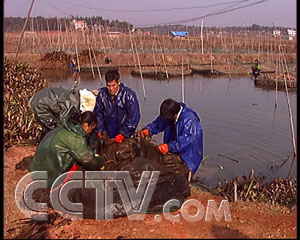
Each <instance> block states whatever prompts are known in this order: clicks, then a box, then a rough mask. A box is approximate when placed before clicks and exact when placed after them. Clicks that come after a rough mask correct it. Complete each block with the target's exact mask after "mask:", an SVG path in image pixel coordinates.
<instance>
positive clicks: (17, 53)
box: [15, 0, 34, 61]
mask: <svg viewBox="0 0 300 240" xmlns="http://www.w3.org/2000/svg"><path fill="white" fill-rule="evenodd" d="M33 3H34V0H31V4H30V7H29V11H28V13H27V18H26V21H25V23H24V26H23V30H22V32H21V36H20V39H19V43H18V48H17V52H16V57H15V61H17V59H18V55H19V51H20V47H21V42H22V40H23V37H24V32H25V29H26V25H27V22H28V19H29V16H30V13H31V10H32V7H33Z"/></svg>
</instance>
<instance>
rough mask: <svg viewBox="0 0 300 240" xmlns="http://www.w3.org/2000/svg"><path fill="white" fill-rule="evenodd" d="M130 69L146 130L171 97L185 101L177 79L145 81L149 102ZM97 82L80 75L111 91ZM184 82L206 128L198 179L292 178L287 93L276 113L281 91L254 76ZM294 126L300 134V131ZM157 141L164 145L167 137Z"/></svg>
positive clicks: (59, 79) (127, 79)
mask: <svg viewBox="0 0 300 240" xmlns="http://www.w3.org/2000/svg"><path fill="white" fill-rule="evenodd" d="M130 70H131V69H121V80H122V81H123V82H124V83H125V85H127V86H128V87H130V88H132V89H134V90H135V91H136V93H137V95H138V98H139V100H140V107H141V121H140V127H143V126H145V125H146V124H147V123H149V122H150V121H152V120H154V119H155V117H156V116H157V114H158V112H159V106H160V103H161V102H162V101H163V100H164V99H165V98H173V99H175V100H178V101H180V100H181V99H182V96H181V84H182V82H181V78H176V79H171V80H152V79H144V83H145V88H146V96H147V98H146V100H144V94H143V88H142V81H141V79H139V78H135V77H132V76H131V75H130V74H129V73H130ZM54 74H55V75H54ZM44 77H45V78H46V79H47V80H48V83H50V85H51V86H62V87H65V88H69V87H72V86H73V85H74V79H73V78H72V75H71V73H69V72H67V73H60V72H50V73H49V72H48V73H47V72H45V74H44ZM95 77H97V78H96V79H93V78H92V75H91V74H82V73H80V76H78V77H77V78H78V79H77V81H78V88H80V89H81V88H87V89H89V90H93V89H98V88H100V87H102V86H105V83H104V77H103V76H102V80H100V79H99V76H98V74H95ZM184 80H185V103H186V104H187V105H188V106H189V107H191V108H193V109H194V110H195V111H196V112H197V113H198V115H199V116H200V118H201V122H202V126H203V128H204V139H205V142H204V147H205V148H204V149H205V152H204V155H205V156H207V157H206V159H205V160H204V161H203V162H202V164H201V167H200V168H199V170H198V171H197V173H196V174H195V177H199V179H200V180H202V181H203V182H205V183H207V184H211V185H213V186H216V184H217V180H225V179H231V178H234V177H236V176H238V175H244V174H249V173H250V170H251V169H254V171H255V173H256V174H257V175H259V176H263V175H268V174H270V173H271V172H274V174H273V175H271V178H270V179H272V178H275V177H278V176H281V177H287V175H288V172H289V170H290V166H291V163H292V161H291V158H290V159H289V160H288V161H286V159H287V158H288V156H289V155H290V154H291V153H293V146H292V138H291V130H290V122H289V116H288V109H287V100H286V96H285V92H283V91H280V92H278V106H277V108H276V109H275V108H274V106H275V91H273V90H269V89H263V88H256V87H255V86H254V82H253V80H251V79H250V77H238V78H232V77H231V78H229V77H222V78H207V77H202V76H200V75H194V76H189V77H185V79H184ZM296 97H297V96H296V93H295V92H291V93H290V101H291V105H292V112H293V120H294V124H295V123H296ZM294 127H295V133H296V132H297V127H296V125H295V126H294ZM155 139H156V140H157V142H158V143H160V142H161V141H162V134H160V135H158V136H155ZM230 158H231V159H235V160H238V161H240V163H237V162H236V161H233V160H230ZM285 161H286V162H285ZM283 163H284V164H283ZM282 164H283V166H280V165H282ZM220 166H222V167H223V169H222V167H220ZM279 166H280V167H279ZM296 167H297V166H296V163H295V164H294V168H293V171H292V177H295V176H296Z"/></svg>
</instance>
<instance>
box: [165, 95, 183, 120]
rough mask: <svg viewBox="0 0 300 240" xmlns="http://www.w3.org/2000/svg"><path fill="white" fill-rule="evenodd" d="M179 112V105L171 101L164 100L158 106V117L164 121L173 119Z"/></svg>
mask: <svg viewBox="0 0 300 240" xmlns="http://www.w3.org/2000/svg"><path fill="white" fill-rule="evenodd" d="M179 110H180V104H179V103H178V102H176V101H175V100H173V99H170V98H168V99H166V100H164V101H163V102H162V103H161V105H160V115H161V116H162V117H163V118H165V119H173V118H174V116H175V114H177V113H178V112H179Z"/></svg>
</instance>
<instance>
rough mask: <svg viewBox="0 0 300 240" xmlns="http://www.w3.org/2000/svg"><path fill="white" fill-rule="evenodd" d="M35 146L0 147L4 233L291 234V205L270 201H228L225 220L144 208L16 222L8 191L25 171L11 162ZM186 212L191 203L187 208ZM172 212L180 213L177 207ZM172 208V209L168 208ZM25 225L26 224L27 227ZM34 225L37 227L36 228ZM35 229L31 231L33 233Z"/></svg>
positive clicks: (195, 195) (203, 197) (195, 194)
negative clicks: (175, 217) (173, 217)
mask: <svg viewBox="0 0 300 240" xmlns="http://www.w3.org/2000/svg"><path fill="white" fill-rule="evenodd" d="M35 149H36V148H35V147H33V146H24V147H12V148H10V149H8V151H6V152H5V153H4V200H5V203H4V204H5V207H4V238H10V239H11V238H52V239H58V238H65V239H67V238H85V239H89V238H95V239H101V238H111V239H116V238H117V239H122V238H296V237H297V216H296V209H292V210H289V209H288V208H286V207H280V206H273V205H270V204H265V203H250V202H239V201H238V202H236V203H230V204H229V206H230V213H231V221H225V219H224V216H223V217H222V218H221V220H220V221H219V222H218V221H216V219H215V218H214V217H213V218H212V221H211V222H205V221H204V219H202V220H200V221H198V222H187V221H186V220H184V219H183V218H182V217H181V219H180V221H179V222H175V223H174V222H171V221H169V220H167V219H166V218H165V217H164V215H163V214H160V217H161V221H157V218H155V216H156V214H147V215H146V216H145V219H144V221H129V220H128V218H127V217H123V218H117V219H113V220H97V221H96V220H88V219H86V220H81V221H67V220H64V219H63V218H61V217H60V218H57V219H56V220H55V221H54V222H53V224H50V223H49V224H46V225H45V224H44V225H43V227H40V226H39V225H36V226H34V227H33V228H32V229H31V227H32V226H31V225H29V224H20V225H19V224H18V222H20V219H22V218H24V215H23V214H22V213H21V212H20V211H19V209H18V208H17V206H16V204H15V201H14V191H15V187H16V185H17V183H18V181H19V180H20V179H21V178H22V177H23V176H24V175H25V174H26V173H27V171H21V170H15V164H16V163H18V162H19V161H20V160H22V159H23V158H24V157H27V156H30V155H33V154H34V151H35ZM190 198H191V199H197V200H199V201H200V202H201V203H202V204H203V205H204V207H205V209H206V206H207V202H208V200H215V202H216V203H217V206H219V205H220V202H221V200H222V199H221V198H220V197H217V196H214V195H211V194H210V193H207V192H202V191H199V190H197V189H195V188H192V196H191V197H190ZM190 210H191V213H195V209H193V208H190ZM176 213H179V214H180V210H178V211H177V212H176ZM174 214H175V213H174ZM30 229H31V230H30ZM38 231H40V232H39V233H36V232H38ZM35 233H36V234H35Z"/></svg>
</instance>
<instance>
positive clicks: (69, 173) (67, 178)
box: [64, 163, 79, 184]
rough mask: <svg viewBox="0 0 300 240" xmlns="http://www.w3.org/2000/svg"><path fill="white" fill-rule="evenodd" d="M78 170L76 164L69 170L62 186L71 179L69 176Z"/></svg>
mask: <svg viewBox="0 0 300 240" xmlns="http://www.w3.org/2000/svg"><path fill="white" fill-rule="evenodd" d="M78 168H79V165H78V164H76V163H75V164H74V165H73V166H72V167H71V169H70V170H69V171H68V174H67V176H66V178H65V180H64V184H65V183H66V182H67V181H68V180H69V178H70V177H71V175H72V174H73V171H77V170H78Z"/></svg>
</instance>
